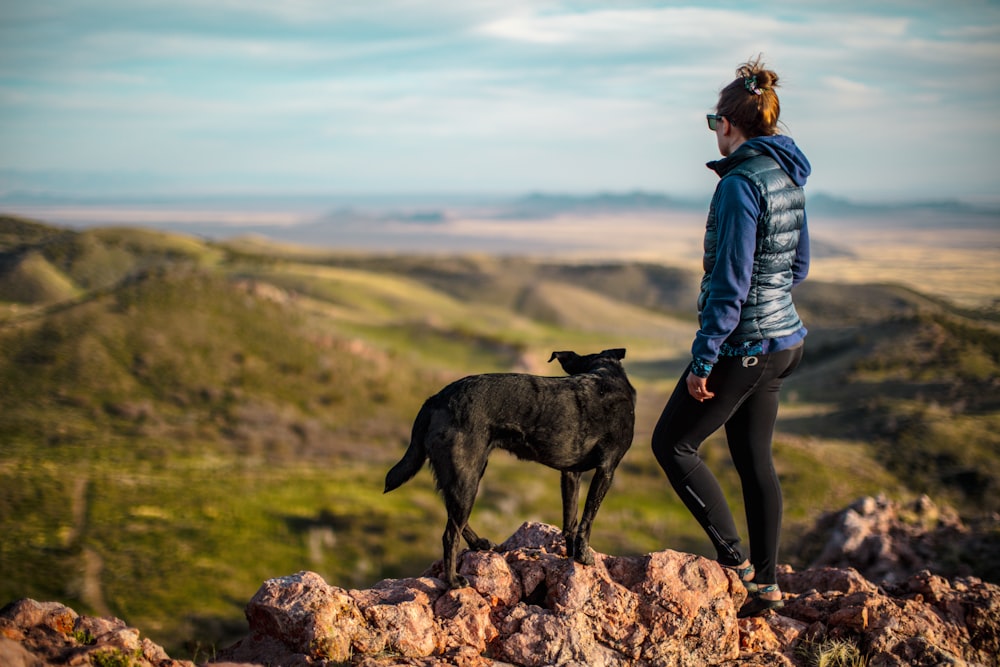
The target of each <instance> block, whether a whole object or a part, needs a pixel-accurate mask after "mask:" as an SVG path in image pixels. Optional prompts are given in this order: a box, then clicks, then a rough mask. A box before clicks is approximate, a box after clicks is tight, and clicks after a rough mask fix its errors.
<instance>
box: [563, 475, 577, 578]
mask: <svg viewBox="0 0 1000 667" xmlns="http://www.w3.org/2000/svg"><path fill="white" fill-rule="evenodd" d="M560 481H561V485H562V504H563V538H565V540H566V557H567V558H573V557H574V556H575V555H576V531H577V525H576V515H577V512H578V511H579V508H580V473H578V472H565V471H564V472H563V473H562V478H561V480H560Z"/></svg>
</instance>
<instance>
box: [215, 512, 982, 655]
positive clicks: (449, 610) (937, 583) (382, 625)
mask: <svg viewBox="0 0 1000 667" xmlns="http://www.w3.org/2000/svg"><path fill="white" fill-rule="evenodd" d="M561 552H563V545H562V539H561V537H560V535H559V531H558V530H557V529H556V528H553V527H551V526H546V525H543V524H530V523H529V524H525V525H524V526H523V527H522V528H521V529H520V530H519V531H518V532H517V533H515V535H514V536H512V537H511V538H510V539H509V540H508V541H507V542H506V543H504V544H503V545H501V546H500V547H499V548H498V549H497V550H496V551H493V552H467V553H466V554H465V555H464V556H463V558H462V560H461V568H460V571H461V573H462V574H464V575H465V576H466V577H467V578H468V579H469V581H470V582H471V583H472V586H471V587H470V588H465V589H459V590H446V589H445V588H444V586H443V584H442V583H441V582H440V581H439V580H437V579H436V578H434V577H433V576H432V575H433V574H435V572H434V571H431V572H428V573H427V576H424V577H420V578H415V579H400V580H387V581H383V582H381V583H379V584H378V585H376V586H375V587H374V588H372V589H368V590H363V591H350V590H345V589H342V588H338V587H336V586H331V585H329V584H327V583H326V582H325V581H323V579H322V578H321V577H319V576H318V575H316V574H314V573H310V572H300V573H298V574H295V575H291V576H288V577H282V578H278V579H272V580H270V581H268V582H265V584H264V585H263V586H262V587H261V588H260V590H259V591H258V592H257V594H256V595H255V596H254V598H253V599H252V600H251V601H250V604H249V605H248V606H247V610H246V611H247V618H248V620H249V623H250V630H251V632H250V635H249V636H248V637H247V638H246V639H244V640H243V641H242V642H240V643H239V644H237V645H236V646H234V647H232V648H231V649H229V650H227V651H224V652H223V653H222V654H221V655H220V658H222V659H225V660H230V661H234V662H242V661H260V662H263V663H267V664H281V665H307V664H315V663H316V662H321V663H325V664H330V663H333V664H338V663H347V662H349V663H351V664H356V665H361V666H363V667H389V666H399V667H401V666H404V665H406V666H410V667H417V666H419V667H430V666H431V665H439V666H454V667H487V666H495V665H524V666H527V667H541V666H545V665H567V666H574V667H577V666H578V667H585V666H586V667H601V666H607V667H619V666H620V667H625V666H626V665H635V666H640V665H649V666H653V665H655V666H664V667H665V666H671V665H676V666H687V665H692V666H693V665H698V666H703V665H721V666H725V667H736V666H744V667H757V666H759V667H763V666H764V665H804V664H808V659H809V658H808V657H806V656H805V653H806V652H807V651H805V650H804V649H808V647H820V648H821V647H822V646H823V645H824V643H827V642H840V643H842V644H843V643H849V644H851V645H852V646H854V647H856V650H857V652H858V654H859V655H867V656H868V658H869V663H868V664H869V665H872V666H873V667H874V666H877V665H938V664H951V665H984V666H986V665H993V664H996V662H995V661H996V658H995V656H997V655H1000V643H998V642H1000V587H997V586H994V585H991V584H987V583H984V582H982V581H980V580H978V579H973V578H968V579H960V580H956V581H952V582H950V581H947V580H945V579H943V578H941V577H938V576H935V575H932V574H930V573H926V572H925V573H921V574H918V575H916V576H914V577H912V578H910V579H909V580H907V581H905V582H902V583H899V584H898V585H894V586H892V587H891V588H884V587H879V586H876V585H875V584H873V583H872V582H870V581H868V580H867V579H865V578H864V577H862V576H861V575H860V574H859V573H858V572H857V571H856V570H854V569H850V568H847V569H839V568H817V569H810V570H807V571H803V572H795V571H793V570H791V569H790V568H788V567H785V568H783V569H782V571H781V572H780V574H779V583H780V584H781V585H782V587H783V589H784V590H785V591H786V593H788V596H787V597H788V600H787V603H786V605H787V606H786V607H785V609H783V610H782V613H781V614H780V615H778V614H771V615H770V616H769V617H767V618H756V619H747V620H740V621H738V620H737V619H736V610H737V609H738V608H739V606H740V605H741V604H742V602H743V600H744V599H745V593H744V591H743V588H742V586H741V585H740V583H739V582H738V580H737V579H736V577H735V575H734V574H733V573H731V572H729V571H726V570H723V569H722V568H721V567H719V566H718V565H717V564H716V563H714V562H713V561H710V560H707V559H704V558H700V557H698V556H693V555H690V554H683V553H679V552H674V551H662V552H657V553H652V554H648V555H646V556H642V557H626V558H623V557H613V556H606V555H603V554H597V563H596V564H595V565H594V566H592V567H585V566H581V565H579V564H575V563H573V562H572V561H570V560H567V559H566V558H564V557H563V556H562V555H561Z"/></svg>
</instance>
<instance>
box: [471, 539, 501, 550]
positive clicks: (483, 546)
mask: <svg viewBox="0 0 1000 667" xmlns="http://www.w3.org/2000/svg"><path fill="white" fill-rule="evenodd" d="M496 546H497V545H496V544H494V543H493V542H491V541H490V540H488V539H486V538H485V537H480V538H479V539H478V540H476V541H475V542H473V543H472V544H470V545H469V548H470V549H472V550H473V551H492V550H493V549H494V548H496Z"/></svg>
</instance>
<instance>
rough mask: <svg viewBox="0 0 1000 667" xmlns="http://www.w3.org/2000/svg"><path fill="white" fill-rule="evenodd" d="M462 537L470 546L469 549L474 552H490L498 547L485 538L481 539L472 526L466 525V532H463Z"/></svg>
mask: <svg viewBox="0 0 1000 667" xmlns="http://www.w3.org/2000/svg"><path fill="white" fill-rule="evenodd" d="M462 537H464V538H465V541H466V542H467V543H468V544H469V548H470V549H472V550H474V551H489V550H490V549H492V548H493V547H495V546H496V545H495V544H493V543H492V542H490V541H489V540H488V539H486V538H485V537H479V535H477V534H476V531H474V530H472V526H470V525H469V524H465V530H463V531H462Z"/></svg>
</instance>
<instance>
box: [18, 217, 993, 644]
mask: <svg viewBox="0 0 1000 667" xmlns="http://www.w3.org/2000/svg"><path fill="white" fill-rule="evenodd" d="M697 278H698V276H694V275H691V274H689V273H687V272H685V271H683V270H680V269H675V268H671V267H665V266H662V265H657V264H650V263H640V262H605V263H596V262H589V263H584V262H576V263H572V262H557V261H541V260H529V259H522V258H516V257H491V256H485V255H461V256H459V255H456V256H449V257H442V256H420V255H416V254H408V255H398V254H396V255H378V254H358V253H338V252H334V251H324V250H315V249H304V248H297V247H293V246H279V245H276V244H268V243H264V242H261V241H259V240H257V241H253V242H250V241H248V240H247V239H240V240H232V241H219V242H209V241H204V240H199V239H194V238H192V237H188V236H183V235H177V234H170V233H165V232H156V231H151V230H144V229H127V228H107V229H90V230H86V231H71V230H65V229H59V228H55V227H51V226H49V225H46V224H44V223H40V222H34V221H29V220H23V219H17V218H10V217H3V218H0V349H2V350H3V354H2V355H0V386H2V388H3V391H2V392H0V438H2V448H0V531H2V533H3V534H4V535H5V539H4V540H3V541H2V542H0V569H2V570H3V572H4V573H5V575H6V576H5V577H3V580H2V581H0V602H6V601H8V600H10V599H15V598H19V597H26V596H27V597H33V598H36V599H56V600H60V601H63V602H65V603H67V604H71V605H72V606H73V607H75V608H78V609H81V610H86V611H89V612H96V613H112V614H113V615H115V616H118V617H121V618H125V619H127V620H128V621H129V623H131V624H133V625H139V626H141V627H143V628H144V629H145V631H147V632H148V633H149V634H150V635H151V636H152V637H153V638H154V640H156V641H158V642H159V643H162V644H164V645H165V646H167V647H168V648H170V649H172V651H171V652H172V654H173V652H174V650H180V651H183V650H190V651H192V652H193V651H194V650H196V649H197V648H198V645H199V644H200V645H201V647H202V648H201V650H204V648H203V647H204V646H207V645H219V644H221V643H222V642H224V641H225V639H226V638H227V637H230V636H236V635H239V634H240V633H241V632H242V629H243V620H242V605H243V604H244V603H245V601H246V600H248V599H249V598H250V596H252V594H253V592H254V591H255V590H256V588H257V586H258V585H259V584H260V582H261V581H262V580H264V579H266V578H269V577H272V576H279V575H283V574H287V573H289V572H294V571H298V570H301V569H305V568H308V569H312V570H314V571H317V572H320V573H321V574H323V575H324V576H325V577H327V578H328V580H330V581H331V582H337V583H338V585H343V586H364V585H370V584H371V583H372V582H374V581H377V580H378V579H381V578H384V577H390V576H409V575H414V574H419V573H420V572H421V571H422V570H423V568H424V567H425V566H426V565H427V564H429V563H430V562H431V561H432V560H434V559H436V558H438V557H439V554H440V531H441V529H442V527H443V525H444V518H443V517H444V513H443V509H442V507H441V503H440V500H439V499H438V498H437V497H436V495H435V493H434V490H433V482H432V480H431V478H430V475H429V474H426V473H422V474H421V475H418V477H417V478H416V479H415V480H414V481H413V482H411V483H410V484H409V485H407V487H405V488H404V489H401V490H399V491H396V492H394V493H392V494H388V495H383V494H382V493H381V491H382V478H383V476H384V473H385V471H386V470H387V469H388V467H389V466H390V465H391V464H392V463H393V462H395V460H397V459H398V457H399V456H400V455H401V453H402V451H403V449H404V448H405V443H406V441H407V439H408V434H409V428H410V423H411V420H412V418H413V415H415V414H416V411H417V409H418V408H419V406H420V404H421V402H422V401H423V399H424V398H425V397H426V396H428V395H430V394H432V393H434V392H435V391H437V389H439V388H440V387H441V386H442V385H443V384H445V383H446V382H448V381H450V380H452V379H454V378H457V377H459V376H461V375H465V374H469V373H477V372H488V371H510V370H519V371H528V372H534V373H542V374H558V371H557V369H554V368H552V367H550V366H549V365H548V364H546V360H547V359H548V356H549V353H550V352H551V351H552V350H555V349H576V350H578V351H581V352H586V351H593V350H598V349H604V348H607V347H618V346H622V347H626V348H628V356H627V358H626V360H625V363H626V368H627V370H628V372H629V374H630V377H631V378H632V380H633V383H634V384H635V385H636V387H637V389H638V391H639V405H638V414H637V428H636V439H635V446H634V447H633V449H632V450H631V451H630V452H629V454H628V455H627V456H626V458H625V460H624V462H623V464H622V466H621V468H620V470H619V474H618V477H617V479H616V483H615V485H614V487H613V488H612V491H611V493H610V494H609V496H608V499H607V501H606V503H605V505H604V507H603V508H602V511H601V515H600V516H599V517H598V520H597V522H596V525H595V528H594V536H593V542H594V545H595V548H598V549H599V550H602V551H604V552H607V553H644V552H646V551H650V550H656V549H662V548H665V547H670V548H675V549H684V550H689V551H693V552H696V553H707V550H708V545H707V542H705V540H704V538H703V537H701V534H700V530H699V529H698V527H697V526H696V525H692V524H693V523H694V522H693V520H691V519H690V517H689V516H688V515H687V513H686V510H684V508H683V506H682V505H681V504H680V502H679V501H678V500H677V499H676V498H674V497H673V494H672V491H671V490H670V488H669V486H668V484H667V483H666V479H665V478H664V476H663V474H662V472H660V471H659V469H658V468H657V467H656V464H655V461H654V460H653V458H652V454H651V453H650V452H649V447H648V444H647V443H648V440H649V433H650V431H651V429H652V426H653V424H654V423H655V420H656V417H657V415H658V412H659V410H660V409H661V408H662V405H663V403H664V402H665V400H666V397H667V394H668V393H669V391H670V390H671V389H672V386H673V383H674V382H675V379H676V377H677V375H678V373H679V372H680V371H681V369H682V368H683V366H684V364H685V363H686V361H687V359H686V356H687V349H688V346H689V344H690V337H691V335H692V333H693V330H694V327H695V324H694V321H693V314H692V313H691V304H692V303H693V302H694V294H695V291H696V289H697ZM796 299H797V302H798V304H799V306H800V310H801V312H802V314H803V318H804V319H805V320H806V321H807V323H808V324H809V326H810V330H811V333H810V338H809V350H808V355H807V361H806V363H805V364H804V366H803V367H802V369H801V371H800V372H799V373H798V374H797V375H796V376H795V377H794V378H792V380H791V381H790V382H789V383H788V388H787V390H786V393H785V404H784V406H783V413H782V415H783V416H782V418H781V421H780V423H779V434H778V437H777V441H776V444H775V447H776V452H777V459H778V465H779V467H780V469H779V472H780V474H781V475H782V483H783V486H784V490H785V496H786V516H787V521H786V523H787V525H786V534H787V537H786V540H785V553H784V554H783V556H784V557H785V558H786V559H787V560H788V561H789V562H792V563H796V562H797V561H796V558H797V555H796V554H797V553H799V552H800V551H801V549H800V547H801V546H802V545H799V544H798V543H797V540H798V538H799V537H800V536H802V535H804V534H805V533H806V531H807V529H808V528H809V526H811V524H812V522H813V521H814V520H815V519H816V517H818V516H819V515H821V514H822V513H823V512H825V511H829V510H833V509H837V508H840V507H841V506H843V505H845V504H847V503H849V502H850V501H852V500H853V499H855V498H856V497H857V496H859V495H862V494H868V493H877V492H881V491H884V492H887V493H889V494H891V495H895V496H899V497H909V496H912V495H913V494H918V493H929V494H931V495H932V496H933V497H935V498H936V499H939V500H941V501H945V502H948V503H951V504H953V505H955V506H956V507H958V508H959V509H960V510H961V511H962V512H963V513H965V514H966V515H967V516H983V515H989V513H992V512H997V511H1000V472H998V468H997V466H996V462H997V460H998V458H1000V439H998V437H997V435H996V434H997V433H998V432H1000V391H998V387H997V382H998V381H997V378H998V376H1000V373H998V372H997V371H998V363H1000V335H998V330H997V325H996V323H995V320H992V319H989V317H983V316H982V314H979V313H969V312H967V311H963V310H961V309H958V308H956V307H953V306H952V305H950V304H949V303H947V302H944V301H941V300H939V299H936V298H933V297H932V296H928V295H923V294H919V293H916V292H914V291H912V290H909V289H906V288H902V287H898V286H894V285H851V286H849V287H845V286H842V285H837V284H832V283H826V284H824V283H818V282H817V283H814V282H807V283H805V284H804V285H803V286H802V287H801V289H800V291H799V292H798V294H797V296H796ZM704 454H705V456H706V458H708V459H709V460H710V461H711V462H712V463H713V465H714V466H716V468H718V469H720V470H722V471H723V481H724V484H725V485H726V487H727V490H728V491H729V492H730V494H732V497H733V498H737V497H738V492H737V491H736V489H737V488H738V486H737V484H738V482H737V479H736V477H735V472H734V471H733V470H732V469H731V467H729V466H727V464H726V460H727V457H728V454H726V452H725V448H724V446H722V445H721V441H720V440H719V439H718V438H715V439H713V440H711V441H710V442H709V443H706V446H705V450H704ZM558 494H559V490H558V474H557V473H554V472H553V471H548V470H546V469H544V468H540V467H537V466H528V465H526V464H523V463H519V462H517V461H514V460H513V459H509V458H506V457H496V459H495V460H493V461H491V464H490V470H489V471H488V472H487V474H486V477H485V479H484V483H483V487H482V488H481V491H480V497H479V501H478V503H477V506H476V510H475V512H474V515H473V521H474V522H475V523H476V524H477V526H478V528H477V530H479V531H480V532H481V533H483V534H486V535H489V536H491V537H492V538H494V539H496V538H503V537H505V536H506V535H509V534H510V533H512V532H513V531H514V530H515V529H516V528H517V527H518V526H519V525H520V523H521V522H523V521H525V520H529V519H533V520H541V521H547V522H549V523H558V521H559V514H560V511H559V501H558ZM966 565H967V566H968V567H971V568H973V569H974V571H975V572H976V573H977V574H979V575H980V576H984V577H993V578H994V579H993V580H998V579H1000V573H998V572H997V571H996V564H995V563H993V564H992V566H990V565H988V564H983V563H975V562H973V563H966ZM991 568H992V569H991Z"/></svg>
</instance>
